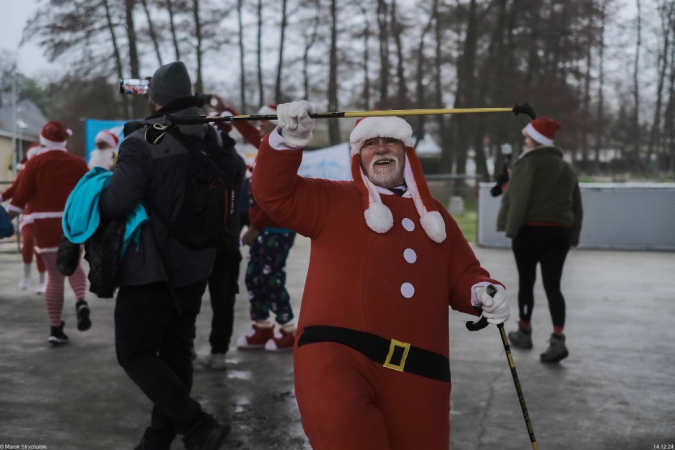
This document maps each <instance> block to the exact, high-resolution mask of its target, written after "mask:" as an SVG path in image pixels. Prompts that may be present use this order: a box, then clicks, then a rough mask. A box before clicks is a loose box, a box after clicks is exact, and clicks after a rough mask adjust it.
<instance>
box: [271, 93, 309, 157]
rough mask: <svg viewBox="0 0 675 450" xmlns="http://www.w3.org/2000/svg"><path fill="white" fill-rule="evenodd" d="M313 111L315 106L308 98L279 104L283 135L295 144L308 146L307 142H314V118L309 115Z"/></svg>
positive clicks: (278, 111) (278, 112)
mask: <svg viewBox="0 0 675 450" xmlns="http://www.w3.org/2000/svg"><path fill="white" fill-rule="evenodd" d="M313 112H314V108H312V105H311V104H310V103H309V102H308V101H306V100H300V101H299V102H291V103H284V104H281V105H279V106H277V118H278V119H279V126H280V127H281V135H282V136H283V137H284V138H285V139H286V140H287V141H288V142H290V143H291V144H293V145H297V146H298V147H306V146H307V144H309V143H310V142H312V128H314V119H312V118H311V117H309V115H310V113H313Z"/></svg>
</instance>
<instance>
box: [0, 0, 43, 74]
mask: <svg viewBox="0 0 675 450" xmlns="http://www.w3.org/2000/svg"><path fill="white" fill-rule="evenodd" d="M4 2H7V3H10V2H11V6H9V5H6V7H5V8H2V14H0V49H2V50H9V51H11V52H14V53H16V54H17V56H18V62H19V71H20V72H22V73H24V74H25V75H28V76H30V77H33V76H36V75H38V73H40V72H41V71H45V70H47V69H49V68H50V67H52V65H51V64H50V63H49V62H48V61H47V59H46V58H45V57H44V56H42V50H41V49H40V48H38V47H37V46H36V45H35V44H34V43H28V44H25V45H23V46H22V47H21V48H19V42H21V33H22V32H23V27H24V25H25V24H26V21H28V18H29V17H30V16H31V15H32V14H33V12H34V11H35V9H36V8H37V7H38V4H37V0H20V1H16V0H3V3H4Z"/></svg>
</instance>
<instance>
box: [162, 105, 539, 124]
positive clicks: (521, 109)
mask: <svg viewBox="0 0 675 450" xmlns="http://www.w3.org/2000/svg"><path fill="white" fill-rule="evenodd" d="M497 112H512V113H513V114H515V115H516V116H517V115H518V114H527V115H528V116H530V117H531V118H532V119H533V120H534V119H536V118H537V114H536V113H535V112H534V109H532V107H531V106H530V105H529V104H527V103H516V105H515V106H514V107H513V108H457V109H393V110H386V111H343V112H319V113H312V114H310V115H309V117H311V118H313V119H335V118H343V117H390V116H424V115H440V114H476V113H497ZM164 119H165V123H164V126H175V125H194V124H202V123H209V122H232V121H235V120H277V116H276V114H248V115H237V116H206V115H192V116H174V115H170V114H167V115H165V116H164Z"/></svg>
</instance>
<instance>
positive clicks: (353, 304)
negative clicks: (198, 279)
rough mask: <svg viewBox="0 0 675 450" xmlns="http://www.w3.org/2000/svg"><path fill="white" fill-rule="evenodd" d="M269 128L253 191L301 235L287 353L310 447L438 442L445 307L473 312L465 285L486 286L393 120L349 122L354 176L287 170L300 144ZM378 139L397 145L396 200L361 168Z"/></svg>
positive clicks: (429, 446) (444, 440) (446, 373)
mask: <svg viewBox="0 0 675 450" xmlns="http://www.w3.org/2000/svg"><path fill="white" fill-rule="evenodd" d="M392 119H395V120H392ZM278 130H279V129H277V131H275V132H273V133H271V134H270V135H269V136H268V137H267V138H265V139H264V140H263V143H262V145H261V148H260V152H259V154H258V158H257V165H256V170H255V171H254V175H253V193H254V195H255V197H256V199H257V201H258V202H259V204H260V205H261V206H262V207H263V208H264V209H265V210H266V211H267V212H268V214H269V215H270V216H271V217H272V218H273V219H274V220H276V221H277V222H278V223H280V224H281V225H283V226H286V227H288V228H290V229H292V230H295V231H297V232H298V233H300V234H303V235H305V236H308V237H310V238H311V239H312V246H311V254H310V264H309V271H308V274H307V280H306V284H305V291H304V295H303V300H302V310H301V313H300V318H299V323H298V332H297V336H298V338H296V347H295V351H294V366H295V389H296V397H297V400H298V406H299V409H300V414H301V418H302V424H303V427H304V430H305V432H306V434H307V436H308V437H309V440H310V443H311V445H312V447H313V448H314V449H315V450H326V449H350V450H354V449H364V450H365V449H368V450H385V449H387V450H389V449H391V450H395V449H400V450H404V449H405V450H410V449H425V450H441V449H443V450H446V449H448V448H449V441H450V416H449V413H450V389H451V383H450V369H449V360H448V356H449V330H448V305H449V306H450V307H451V308H452V309H455V310H458V311H461V312H465V313H468V314H474V315H475V314H476V312H475V310H474V309H473V307H472V287H473V286H474V285H476V284H479V283H496V281H495V280H492V279H491V278H490V276H489V274H488V273H487V272H486V271H485V270H484V269H483V268H482V267H481V266H480V264H479V262H478V260H477V259H476V257H475V256H474V253H473V251H472V249H471V247H470V246H469V244H468V243H467V241H466V239H465V238H464V236H463V235H462V233H461V231H460V229H459V227H458V226H457V224H456V222H455V221H454V219H453V218H452V217H451V216H450V214H449V213H448V212H447V211H446V210H445V208H443V206H442V205H441V204H440V203H439V202H438V201H436V200H434V199H432V198H431V196H430V194H429V191H428V187H427V186H426V183H425V181H424V178H423V176H422V171H421V167H420V164H419V161H418V160H417V158H416V156H415V154H414V150H413V149H412V146H411V138H412V129H411V128H410V126H409V125H408V124H407V122H405V121H404V120H403V119H399V118H387V119H386V120H382V118H366V119H363V120H362V121H361V122H360V123H357V126H356V127H355V129H354V131H353V132H352V136H351V144H352V174H353V177H354V180H355V181H353V182H352V181H349V182H346V181H329V180H321V179H310V178H303V177H300V176H298V175H297V170H298V167H299V165H300V163H301V160H302V149H297V148H296V147H295V149H294V147H293V145H291V144H290V143H289V142H288V141H286V140H285V139H284V138H283V137H282V136H281V135H280V134H279V132H278ZM377 136H380V137H393V138H396V139H399V140H401V141H403V142H404V144H405V145H406V147H407V150H406V165H405V170H404V178H405V181H406V184H407V186H408V192H407V193H406V194H405V195H403V196H402V197H399V196H396V195H393V194H392V193H391V192H390V191H388V190H386V189H382V188H377V187H376V186H374V185H373V184H372V183H371V182H370V181H369V180H368V179H367V178H366V177H365V176H364V175H363V172H362V170H361V167H360V155H359V150H360V148H361V145H362V143H363V141H364V140H365V139H368V138H371V137H377ZM364 210H365V212H364ZM364 219H365V220H364Z"/></svg>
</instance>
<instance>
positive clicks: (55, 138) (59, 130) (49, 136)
mask: <svg viewBox="0 0 675 450" xmlns="http://www.w3.org/2000/svg"><path fill="white" fill-rule="evenodd" d="M72 134H73V132H72V131H71V130H69V129H68V128H66V126H65V125H64V124H63V123H61V122H59V121H58V120H51V121H49V122H47V124H46V125H45V126H44V127H42V131H40V143H41V144H42V146H43V147H46V148H65V146H66V141H67V140H68V138H69V137H70V135H72Z"/></svg>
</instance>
